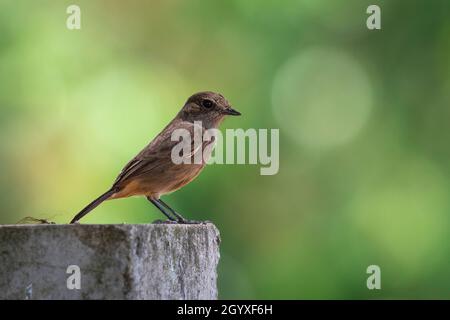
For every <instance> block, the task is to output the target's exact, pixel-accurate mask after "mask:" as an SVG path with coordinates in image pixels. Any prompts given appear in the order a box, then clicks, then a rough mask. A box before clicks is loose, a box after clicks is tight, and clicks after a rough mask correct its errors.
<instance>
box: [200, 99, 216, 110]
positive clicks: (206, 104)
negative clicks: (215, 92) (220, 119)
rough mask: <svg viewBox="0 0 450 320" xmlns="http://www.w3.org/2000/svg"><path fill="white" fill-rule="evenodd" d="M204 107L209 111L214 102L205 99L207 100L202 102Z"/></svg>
mask: <svg viewBox="0 0 450 320" xmlns="http://www.w3.org/2000/svg"><path fill="white" fill-rule="evenodd" d="M202 105H203V106H204V107H205V108H208V109H209V108H211V107H212V106H213V102H212V101H211V100H208V99H205V100H203V101H202Z"/></svg>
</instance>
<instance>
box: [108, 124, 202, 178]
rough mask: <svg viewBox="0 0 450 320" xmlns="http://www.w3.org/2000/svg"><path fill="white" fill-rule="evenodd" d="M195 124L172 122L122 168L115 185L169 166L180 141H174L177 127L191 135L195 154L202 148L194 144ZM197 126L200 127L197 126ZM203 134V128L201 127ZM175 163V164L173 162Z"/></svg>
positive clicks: (192, 154) (193, 153) (191, 154)
mask: <svg viewBox="0 0 450 320" xmlns="http://www.w3.org/2000/svg"><path fill="white" fill-rule="evenodd" d="M194 128H195V126H194V124H193V123H192V122H186V121H183V122H182V121H180V122H172V123H170V124H169V125H168V126H167V127H166V128H165V129H164V130H163V131H162V132H161V133H160V134H159V135H158V136H156V138H155V139H153V140H152V141H151V142H150V143H149V144H148V145H147V146H146V147H145V148H144V149H143V150H142V151H141V152H140V153H139V154H138V155H137V156H136V157H134V158H133V159H132V160H131V161H130V162H128V163H127V164H126V165H125V167H124V168H123V169H122V171H121V172H120V174H119V175H118V177H117V178H116V181H115V182H114V185H118V184H119V183H122V182H124V181H126V180H130V179H133V178H135V177H137V176H140V175H142V174H144V173H148V172H150V171H152V170H153V169H155V168H160V167H164V166H168V165H170V164H173V163H172V159H171V152H172V148H173V147H174V146H175V145H177V144H178V143H179V142H180V141H172V139H171V137H172V133H173V132H174V130H175V129H185V130H187V132H189V134H190V136H191V153H190V154H189V155H190V156H194V155H195V153H196V152H199V151H200V150H201V148H198V147H196V146H195V145H194V139H193V137H194ZM197 128H199V127H198V126H197ZM200 129H201V130H202V131H201V132H202V135H203V132H204V131H203V130H204V129H203V128H201V127H200ZM202 145H203V143H202ZM173 165H175V164H173Z"/></svg>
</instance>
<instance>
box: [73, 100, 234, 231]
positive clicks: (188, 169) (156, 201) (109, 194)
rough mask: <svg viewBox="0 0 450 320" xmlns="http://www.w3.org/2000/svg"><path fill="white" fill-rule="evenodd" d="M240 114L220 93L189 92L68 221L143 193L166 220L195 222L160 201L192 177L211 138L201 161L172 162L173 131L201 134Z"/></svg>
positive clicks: (197, 171)
mask: <svg viewBox="0 0 450 320" xmlns="http://www.w3.org/2000/svg"><path fill="white" fill-rule="evenodd" d="M240 115H241V113H240V112H238V111H236V110H235V109H233V107H232V106H231V105H230V103H229V102H228V101H227V99H225V98H224V96H223V95H222V94H220V93H216V92H212V91H203V92H198V93H195V94H193V95H192V96H191V97H189V98H188V99H187V101H186V103H185V104H184V105H183V107H182V108H181V110H180V111H179V112H178V114H177V115H176V116H175V118H173V120H172V121H170V122H169V124H168V125H167V126H166V127H165V128H164V129H163V130H162V131H161V132H160V133H159V134H158V135H157V136H156V137H155V138H154V139H153V140H152V141H151V142H150V143H149V144H148V145H147V146H146V147H144V149H142V151H140V152H139V153H138V154H137V155H136V156H135V157H134V158H133V159H131V160H130V161H129V162H128V163H127V164H126V165H125V167H123V169H122V170H121V171H120V173H119V175H118V176H117V178H116V179H115V181H114V183H113V184H112V186H111V188H109V189H108V190H107V191H106V192H105V193H103V194H102V195H100V196H99V197H98V198H96V199H95V200H94V201H92V202H91V203H89V204H88V205H87V206H86V207H85V208H83V209H82V210H81V211H80V212H79V213H78V214H76V215H75V217H74V218H73V219H72V220H71V221H70V223H71V224H72V223H78V221H79V220H80V219H81V218H82V217H84V216H85V215H86V214H88V213H89V212H90V211H91V210H93V209H95V208H96V207H97V206H98V205H100V204H101V203H102V202H104V201H106V200H112V199H120V198H127V197H130V196H144V197H146V199H147V200H148V201H150V202H151V203H152V204H153V205H154V206H156V207H157V208H158V209H159V210H160V211H161V212H162V213H163V214H164V215H165V216H166V217H167V218H168V220H167V221H164V222H167V223H180V224H188V223H199V222H198V221H195V220H188V219H185V218H184V217H183V216H182V215H181V214H179V213H178V212H176V211H175V210H173V209H172V208H171V207H170V206H169V205H168V204H167V203H165V202H164V201H163V200H161V196H163V195H165V194H168V193H171V192H174V191H176V190H178V189H180V188H182V187H183V186H185V185H186V184H188V183H190V182H191V181H192V180H194V179H195V178H196V177H197V176H198V175H199V174H200V172H201V171H202V170H203V168H204V167H205V165H206V160H205V159H206V158H207V157H208V156H210V155H211V152H212V146H209V147H210V148H205V147H207V146H208V145H209V144H214V142H215V141H214V139H210V141H209V142H204V141H202V142H201V143H202V147H203V148H201V150H203V149H204V148H205V150H209V153H208V154H206V155H205V156H203V157H202V161H201V162H198V161H197V162H195V161H191V162H190V163H189V162H188V163H186V162H182V163H176V162H174V161H173V159H172V149H173V148H174V147H175V145H177V144H178V143H179V142H178V141H172V138H171V137H172V134H173V133H174V131H175V130H187V131H185V132H189V134H190V136H191V137H192V136H193V135H194V132H195V130H197V129H201V130H202V131H201V132H202V133H204V132H205V131H206V130H209V129H218V127H219V125H220V124H221V123H222V121H223V120H224V118H225V117H227V116H240ZM190 147H191V152H190V153H189V154H186V155H185V154H183V157H190V158H191V159H192V158H194V157H195V153H196V152H200V151H199V148H196V147H195V148H194V144H193V143H192V144H191V146H190Z"/></svg>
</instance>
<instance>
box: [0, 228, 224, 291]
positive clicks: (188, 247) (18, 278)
mask: <svg viewBox="0 0 450 320" xmlns="http://www.w3.org/2000/svg"><path fill="white" fill-rule="evenodd" d="M219 243H220V235H219V231H218V230H217V228H216V227H215V226H214V225H213V224H211V223H207V224H193V225H182V224H118V225H89V224H75V225H53V224H39V225H3V226H0V298H2V299H216V298H217V284H216V281H217V272H216V269H217V264H218V261H219V257H220V254H219ZM77 277H78V278H77ZM77 281H78V282H77ZM78 287H79V288H78Z"/></svg>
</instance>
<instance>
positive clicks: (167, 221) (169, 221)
mask: <svg viewBox="0 0 450 320" xmlns="http://www.w3.org/2000/svg"><path fill="white" fill-rule="evenodd" d="M152 223H154V224H177V223H178V222H177V221H173V220H160V219H158V220H155V221H153V222H152Z"/></svg>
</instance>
